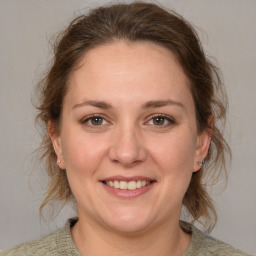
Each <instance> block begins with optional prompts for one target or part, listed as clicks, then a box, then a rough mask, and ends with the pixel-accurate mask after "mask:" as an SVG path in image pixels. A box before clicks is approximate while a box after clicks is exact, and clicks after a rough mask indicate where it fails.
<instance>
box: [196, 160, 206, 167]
mask: <svg viewBox="0 0 256 256" xmlns="http://www.w3.org/2000/svg"><path fill="white" fill-rule="evenodd" d="M204 162H205V160H204V159H203V160H202V161H200V162H198V165H200V167H203V165H204Z"/></svg>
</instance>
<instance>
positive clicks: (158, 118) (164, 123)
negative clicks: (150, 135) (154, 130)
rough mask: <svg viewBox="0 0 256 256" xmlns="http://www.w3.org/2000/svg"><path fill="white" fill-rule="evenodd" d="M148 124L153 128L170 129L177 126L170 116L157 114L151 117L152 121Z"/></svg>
mask: <svg viewBox="0 0 256 256" xmlns="http://www.w3.org/2000/svg"><path fill="white" fill-rule="evenodd" d="M148 124H150V125H153V126H160V127H168V126H171V125H173V124H175V121H174V120H173V119H172V118H171V117H169V116H166V115H162V114H156V115H153V116H151V119H150V120H149V121H148Z"/></svg>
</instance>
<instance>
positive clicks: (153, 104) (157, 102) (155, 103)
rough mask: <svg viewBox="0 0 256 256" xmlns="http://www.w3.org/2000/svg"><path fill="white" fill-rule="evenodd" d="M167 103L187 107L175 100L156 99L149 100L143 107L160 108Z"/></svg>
mask: <svg viewBox="0 0 256 256" xmlns="http://www.w3.org/2000/svg"><path fill="white" fill-rule="evenodd" d="M167 105H174V106H179V107H182V108H185V106H184V105H183V104H182V103H180V102H177V101H174V100H155V101H148V102H146V103H145V104H144V105H143V106H142V108H144V109H145V108H160V107H164V106H167Z"/></svg>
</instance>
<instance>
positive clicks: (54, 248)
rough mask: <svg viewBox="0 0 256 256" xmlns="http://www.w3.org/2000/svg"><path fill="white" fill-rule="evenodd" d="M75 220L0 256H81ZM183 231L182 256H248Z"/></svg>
mask: <svg viewBox="0 0 256 256" xmlns="http://www.w3.org/2000/svg"><path fill="white" fill-rule="evenodd" d="M76 221H77V220H76V219H70V220H68V221H67V223H66V224H65V226H64V227H63V228H61V229H59V230H57V231H55V232H53V233H51V234H50V235H48V236H46V237H44V238H41V239H38V240H35V241H32V242H28V243H24V244H21V245H19V246H17V247H15V248H13V249H10V250H6V251H2V252H0V256H71V255H72V256H82V255H81V254H80V253H79V251H78V249H77V248H76V246H75V243H74V241H73V239H72V236H71V227H72V226H73V225H74V223H75V222H76ZM181 227H182V228H183V229H184V231H186V232H189V233H191V234H192V237H191V242H190V246H189V248H188V250H187V251H186V252H185V254H183V256H229V255H233V256H246V255H247V256H249V254H246V253H244V252H242V251H239V250H236V249H234V248H233V247H231V246H230V245H228V244H225V243H223V242H221V241H218V240H216V239H214V238H212V237H210V236H207V235H205V234H204V233H202V232H201V231H200V230H198V229H197V228H196V227H194V226H193V225H192V224H189V223H187V222H183V221H181Z"/></svg>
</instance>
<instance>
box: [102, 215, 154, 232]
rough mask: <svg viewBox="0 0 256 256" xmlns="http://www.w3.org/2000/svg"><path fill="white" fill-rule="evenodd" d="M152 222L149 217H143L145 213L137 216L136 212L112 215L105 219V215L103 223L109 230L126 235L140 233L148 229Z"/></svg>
mask: <svg viewBox="0 0 256 256" xmlns="http://www.w3.org/2000/svg"><path fill="white" fill-rule="evenodd" d="M152 222H153V221H152V220H151V218H150V217H149V216H145V213H143V214H139V212H138V211H137V212H130V213H127V212H126V213H123V214H121V213H120V214H112V215H111V217H109V218H107V219H106V215H105V216H104V223H105V225H106V226H107V227H108V228H109V229H112V230H115V231H116V232H120V233H126V234H131V233H137V232H142V231H143V230H146V229H148V228H149V226H151V223H152Z"/></svg>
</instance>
